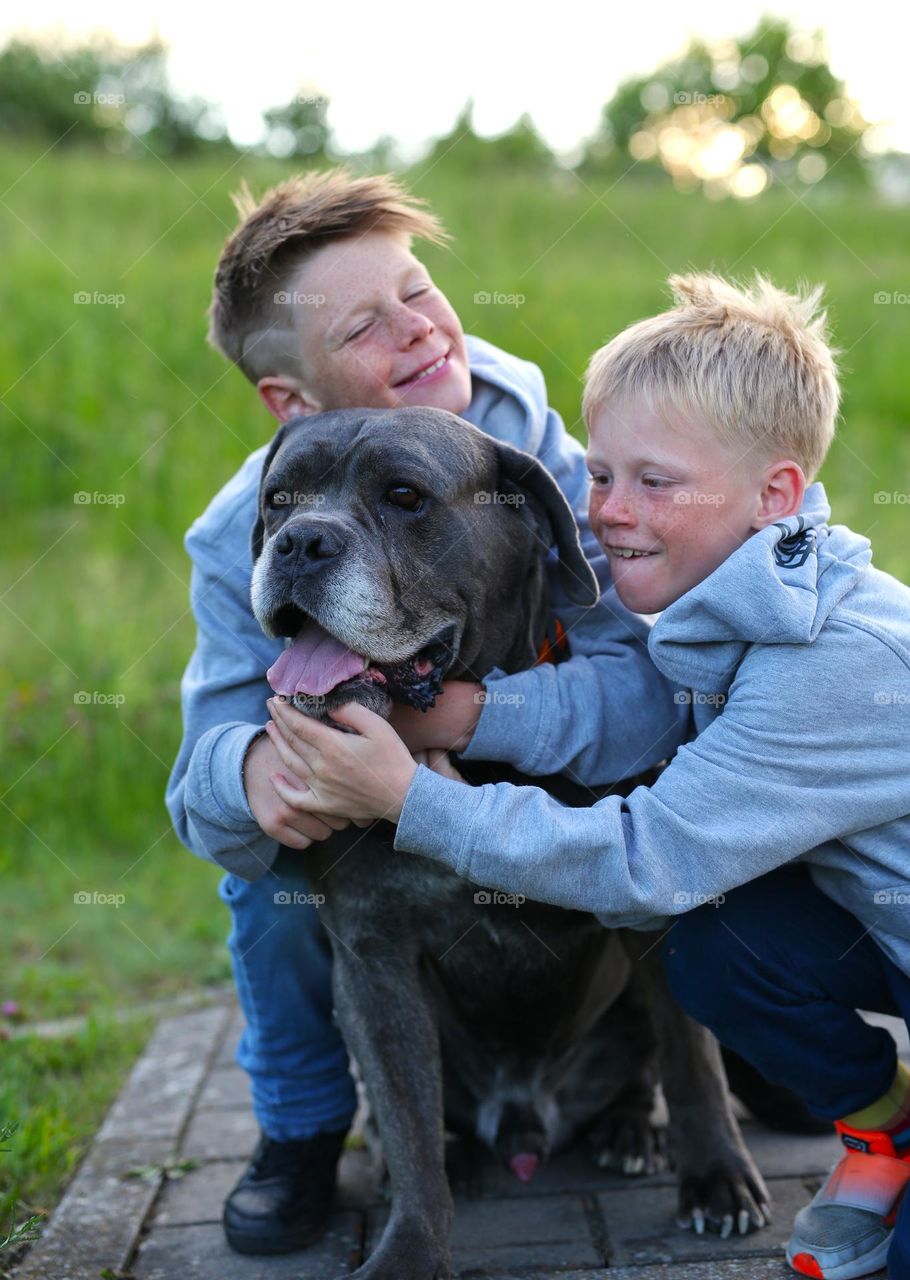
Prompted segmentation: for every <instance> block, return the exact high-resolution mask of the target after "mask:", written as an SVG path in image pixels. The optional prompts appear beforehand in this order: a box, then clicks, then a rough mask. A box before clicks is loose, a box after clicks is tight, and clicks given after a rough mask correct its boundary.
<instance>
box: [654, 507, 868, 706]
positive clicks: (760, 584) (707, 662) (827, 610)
mask: <svg viewBox="0 0 910 1280" xmlns="http://www.w3.org/2000/svg"><path fill="white" fill-rule="evenodd" d="M830 516H831V508H830V506H829V505H828V499H827V497H826V496H825V490H824V487H823V486H822V485H821V484H819V483H818V482H816V483H815V484H812V485H810V486H809V487H808V488H807V490H806V493H805V496H804V499H803V504H802V507H801V508H800V511H799V514H798V515H795V516H788V517H786V518H785V519H783V520H780V521H778V522H777V523H776V524H773V525H769V526H768V528H766V529H762V530H760V531H759V532H758V533H754V534H752V536H751V537H750V538H748V539H747V540H746V541H745V542H744V543H743V545H742V546H741V547H738V548H737V550H736V551H734V552H733V554H732V555H730V556H728V557H727V559H726V560H725V561H724V562H723V564H721V565H719V566H718V568H716V569H715V570H714V572H713V573H711V574H709V575H708V577H707V578H704V579H703V580H702V581H701V582H700V583H698V585H697V586H695V587H693V588H692V590H691V591H687V592H686V594H685V595H684V596H680V598H679V599H678V600H675V601H674V602H673V603H672V604H671V605H669V606H668V607H667V608H666V609H665V610H664V611H663V613H662V614H661V615H660V616H659V618H658V619H657V621H656V622H655V624H654V626H653V628H652V630H651V635H650V638H649V642H648V647H649V649H650V652H651V656H652V658H653V659H654V662H655V663H656V664H657V666H658V667H659V668H660V670H661V671H662V672H663V673H664V674H665V675H666V676H667V677H668V679H670V680H672V681H673V682H674V683H676V684H679V685H682V686H683V687H685V688H690V689H699V690H703V691H705V692H712V693H717V692H719V693H725V692H726V691H727V689H728V688H729V686H730V684H731V683H732V680H733V677H734V675H735V674H736V669H737V667H738V666H739V664H740V662H741V661H742V659H743V656H744V655H745V652H746V650H747V649H748V648H749V647H750V645H753V644H811V643H812V641H813V640H814V639H815V637H816V636H817V635H818V633H819V630H820V629H821V628H822V626H823V625H824V624H825V622H826V621H827V619H828V618H829V617H830V615H831V613H832V612H833V611H834V610H835V609H836V608H837V606H838V605H839V604H840V602H841V601H842V600H843V598H844V596H846V595H847V594H848V593H849V592H850V591H852V590H853V589H854V587H855V586H856V585H857V583H858V581H859V579H860V578H861V576H862V575H863V574H864V573H865V572H866V570H867V568H868V566H869V563H870V561H871V559H872V550H871V545H870V542H869V539H868V538H864V537H862V536H861V535H860V534H857V533H853V532H852V531H851V530H850V529H848V528H846V526H844V525H834V526H829V525H828V520H829V519H830Z"/></svg>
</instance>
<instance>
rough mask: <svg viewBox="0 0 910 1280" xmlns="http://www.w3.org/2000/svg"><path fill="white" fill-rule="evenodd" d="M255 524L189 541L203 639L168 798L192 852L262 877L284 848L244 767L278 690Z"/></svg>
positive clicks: (195, 532) (187, 686)
mask: <svg viewBox="0 0 910 1280" xmlns="http://www.w3.org/2000/svg"><path fill="white" fill-rule="evenodd" d="M250 526H251V521H249V520H246V519H242V518H239V517H238V516H237V515H236V514H235V515H234V518H233V519H230V520H228V521H225V522H224V524H223V526H221V527H219V529H218V531H217V534H216V533H212V532H211V531H209V529H208V527H207V525H206V523H205V517H203V520H202V521H198V522H197V524H196V525H195V526H194V527H193V528H192V529H191V530H190V532H189V534H188V535H187V539H186V545H187V549H188V551H189V552H190V555H191V557H192V559H193V571H192V579H191V585H190V600H191V604H192V609H193V614H194V616H195V618H196V623H197V639H196V648H195V651H194V653H193V655H192V657H191V659H190V662H189V665H188V666H187V668H186V671H185V673H184V676H183V680H182V682H181V703H182V708H183V740H182V742H181V745H180V751H179V754H178V756H177V760H176V762H175V764H174V768H173V770H172V772H171V776H170V779H169V781H168V786H167V793H166V797H165V800H166V804H167V807H168V811H169V813H170V815H171V819H172V821H173V823H174V827H175V829H176V831H177V834H178V836H179V837H180V839H181V841H182V842H183V843H184V844H185V845H186V846H187V848H188V849H190V850H191V851H192V852H193V853H195V854H197V855H198V856H199V857H201V858H206V859H208V860H209V861H211V862H216V863H218V864H219V865H220V866H222V867H224V868H225V870H227V871H232V872H234V873H235V874H236V875H239V876H241V877H242V878H243V879H245V880H257V879H259V877H260V876H261V875H264V874H265V872H266V871H267V870H268V869H269V867H270V866H271V864H272V862H273V861H274V858H275V855H276V854H277V852H278V849H279V844H278V842H277V841H276V840H273V839H272V838H271V837H270V836H267V835H266V834H265V833H264V832H263V831H262V830H261V828H260V827H259V824H258V823H257V822H256V819H255V818H254V817H253V814H252V811H251V810H250V807H249V804H248V802H247V798H246V791H245V789H244V785H243V761H244V757H245V756H246V752H247V750H248V748H249V746H250V744H251V743H252V742H253V740H254V739H255V738H257V737H258V736H259V735H260V734H261V733H262V732H263V726H264V724H265V721H266V720H267V718H268V713H267V711H266V706H265V704H266V699H267V698H268V697H269V696H270V693H271V691H270V689H269V686H268V682H267V681H266V679H265V674H264V673H265V671H266V670H267V669H268V667H269V666H271V664H272V663H273V662H274V660H275V658H276V656H277V651H276V648H277V646H276V642H275V641H274V640H269V639H268V638H267V637H266V636H265V635H264V634H263V633H262V631H261V629H260V627H259V624H258V623H257V621H256V619H255V616H254V615H253V612H252V609H251V607H250V596H249V588H250V572H251V568H250V563H249V561H250V556H249V549H248V546H247V539H248V536H249V527H250Z"/></svg>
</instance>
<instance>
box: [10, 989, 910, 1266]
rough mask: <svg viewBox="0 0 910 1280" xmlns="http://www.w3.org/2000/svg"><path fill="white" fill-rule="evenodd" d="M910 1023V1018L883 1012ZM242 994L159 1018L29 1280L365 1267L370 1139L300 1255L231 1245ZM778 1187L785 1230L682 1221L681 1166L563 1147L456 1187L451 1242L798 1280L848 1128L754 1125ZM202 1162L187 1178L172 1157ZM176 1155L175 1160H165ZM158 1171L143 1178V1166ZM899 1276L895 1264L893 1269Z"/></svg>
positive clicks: (490, 1251)
mask: <svg viewBox="0 0 910 1280" xmlns="http://www.w3.org/2000/svg"><path fill="white" fill-rule="evenodd" d="M875 1021H879V1022H882V1023H884V1024H886V1025H888V1026H889V1027H890V1028H891V1029H892V1030H893V1031H894V1032H895V1034H896V1035H897V1034H898V1032H900V1042H901V1048H902V1052H903V1053H904V1054H907V1051H908V1046H907V1041H906V1032H905V1030H904V1028H903V1024H901V1023H898V1022H897V1021H896V1020H893V1019H875ZM241 1026H242V1024H241V1022H240V1016H239V1014H238V1012H237V1010H236V1008H235V1007H234V1006H232V1005H228V1006H223V1007H213V1008H209V1009H203V1010H199V1011H195V1012H192V1013H188V1014H183V1015H181V1016H179V1017H172V1018H168V1019H166V1020H165V1021H163V1022H162V1023H160V1024H159V1026H158V1029H157V1030H156V1032H155V1034H154V1035H153V1037H152V1039H151V1040H150V1042H149V1044H148V1047H147V1048H146V1050H145V1052H144V1053H143V1055H142V1057H141V1058H140V1059H139V1061H138V1063H137V1064H136V1066H135V1068H134V1070H133V1073H132V1075H131V1076H130V1079H129V1080H128V1082H127V1084H126V1086H125V1087H124V1089H123V1092H122V1093H121V1095H120V1097H119V1098H118V1099H117V1101H116V1102H115V1104H114V1106H113V1107H112V1109H111V1111H110V1113H109V1114H108V1116H107V1119H106V1120H105V1122H104V1124H103V1126H102V1128H101V1129H100V1131H99V1133H98V1136H97V1138H96V1141H95V1143H94V1145H93V1147H92V1149H91V1151H90V1152H89V1155H88V1156H87V1158H86V1160H85V1161H84V1163H83V1165H82V1167H81V1168H80V1170H79V1172H78V1174H77V1175H76V1177H75V1179H74V1180H73V1182H72V1183H71V1185H70V1187H69V1190H68V1191H67V1193H66V1195H65V1196H64V1198H63V1200H62V1201H61V1203H60V1205H59V1206H58V1208H57V1211H56V1213H55V1214H54V1216H53V1218H52V1220H51V1222H50V1223H49V1224H48V1226H47V1228H46V1229H45V1232H44V1236H43V1239H42V1240H41V1241H40V1242H39V1243H38V1244H37V1245H35V1246H34V1247H33V1248H32V1250H31V1251H30V1253H29V1254H28V1255H27V1257H26V1259H25V1261H24V1262H23V1264H22V1266H21V1267H20V1268H19V1270H18V1272H17V1273H16V1275H17V1280H98V1277H99V1274H100V1273H102V1272H103V1271H104V1269H105V1268H107V1269H109V1272H110V1273H111V1274H112V1275H113V1276H114V1277H118V1278H119V1277H120V1275H121V1274H123V1275H124V1276H126V1277H129V1280H336V1277H343V1276H347V1275H349V1274H350V1272H351V1271H352V1270H353V1269H354V1268H355V1267H356V1266H358V1265H359V1263H360V1262H361V1261H362V1260H363V1258H364V1257H365V1256H366V1255H367V1254H368V1253H369V1251H370V1248H371V1247H372V1245H373V1244H374V1243H375V1241H376V1240H377V1239H378V1236H379V1234H380V1232H381V1229H382V1223H383V1220H384V1216H385V1207H384V1205H383V1203H382V1202H381V1201H380V1200H379V1199H378V1198H377V1197H376V1196H375V1194H374V1193H373V1190H372V1188H371V1185H370V1181H369V1177H368V1175H367V1171H366V1168H365V1165H366V1157H365V1155H364V1153H363V1152H361V1151H356V1150H355V1151H348V1152H346V1153H345V1155H344V1157H343V1159H342V1163H341V1168H340V1171H339V1194H338V1204H337V1210H336V1212H335V1214H334V1218H333V1222H332V1228H331V1230H330V1232H329V1234H328V1236H326V1238H325V1239H324V1240H323V1241H321V1242H320V1243H319V1244H317V1245H315V1246H314V1247H313V1248H312V1249H310V1250H307V1251H305V1252H303V1253H298V1254H294V1255H291V1256H289V1257H285V1258H275V1259H272V1258H269V1259H256V1258H242V1257H240V1256H239V1255H238V1254H235V1253H232V1252H231V1250H230V1249H229V1248H228V1247H227V1245H226V1244H225V1242H224V1237H223V1235H222V1231H221V1225H220V1216H221V1205H222V1202H223V1200H224V1197H225V1195H226V1193H227V1192H228V1190H229V1189H230V1187H231V1186H233V1184H234V1182H235V1181H236V1179H237V1178H238V1177H239V1175H240V1172H241V1170H242V1169H243V1167H244V1165H245V1163H246V1160H247V1159H248V1157H249V1155H250V1153H251V1151H252V1149H253V1147H254V1145H255V1142H256V1139H257V1136H258V1133H257V1129H256V1125H255V1121H254V1119H253V1115H252V1112H251V1110H250V1103H249V1092H248V1088H247V1083H246V1076H245V1075H244V1073H243V1072H242V1071H240V1069H239V1068H238V1067H236V1066H235V1065H234V1061H233V1055H234V1050H235V1048H236V1043H237V1038H238V1036H239V1034H240V1030H241ZM744 1132H745V1134H746V1139H747V1141H748V1143H749V1146H750V1147H751V1149H752V1151H753V1153H754V1154H755V1157H756V1160H757V1161H758V1164H759V1166H760V1168H761V1170H762V1172H763V1174H764V1175H765V1178H766V1179H767V1180H768V1182H769V1185H770V1188H771V1192H772V1195H773V1197H774V1209H775V1220H774V1223H773V1224H772V1226H771V1227H769V1228H767V1229H766V1230H764V1231H762V1232H760V1233H758V1234H756V1235H754V1236H749V1237H747V1238H745V1239H730V1240H719V1239H718V1238H717V1237H716V1236H713V1237H709V1236H704V1237H701V1238H697V1237H695V1236H693V1235H691V1234H690V1233H686V1232H682V1231H680V1230H679V1229H678V1228H676V1227H675V1225H674V1221H673V1217H674V1208H675V1201H676V1193H675V1189H674V1186H673V1179H672V1176H671V1175H657V1176H654V1177H650V1178H646V1179H626V1178H622V1177H620V1176H619V1175H611V1174H605V1173H603V1172H601V1171H599V1170H597V1169H595V1168H593V1167H592V1166H591V1165H589V1164H588V1163H587V1161H586V1159H585V1157H584V1155H583V1153H568V1154H567V1155H564V1156H561V1157H557V1158H556V1159H554V1160H553V1161H552V1162H551V1163H550V1164H549V1165H548V1166H546V1167H545V1168H544V1169H543V1170H541V1172H540V1173H539V1174H538V1175H537V1177H535V1179H534V1181H533V1182H532V1183H531V1184H530V1185H529V1186H523V1185H522V1184H520V1183H519V1182H517V1181H516V1180H515V1179H514V1178H513V1177H512V1176H511V1175H510V1174H507V1173H506V1172H505V1171H503V1170H500V1169H498V1168H496V1167H494V1166H493V1165H492V1164H490V1165H488V1166H484V1168H483V1169H481V1170H480V1171H474V1173H473V1175H472V1177H471V1179H470V1182H468V1183H462V1184H460V1185H458V1186H457V1188H456V1214H455V1225H454V1228H453V1232H452V1245H453V1253H454V1259H455V1270H456V1274H457V1275H459V1276H460V1277H464V1280H467V1278H468V1277H470V1280H531V1278H532V1277H533V1280H541V1278H542V1277H554V1280H596V1278H597V1277H600V1278H601V1280H603V1277H606V1276H609V1277H610V1278H611V1280H788V1277H789V1278H790V1280H792V1272H790V1271H789V1269H788V1268H787V1266H786V1264H785V1263H784V1261H783V1246H784V1243H785V1241H786V1239H787V1236H788V1233H789V1229H790V1224H791V1222H792V1220H793V1215H794V1214H795V1213H796V1211H797V1209H799V1208H800V1206H801V1205H803V1204H805V1203H806V1201H807V1200H808V1199H810V1198H811V1196H812V1194H813V1193H814V1192H815V1190H816V1188H817V1187H818V1185H819V1182H820V1179H821V1177H822V1175H824V1173H825V1172H826V1171H827V1169H828V1168H829V1166H830V1165H831V1163H833V1161H834V1160H835V1159H836V1158H837V1154H838V1151H839V1146H838V1144H837V1142H836V1140H835V1139H834V1138H829V1137H827V1136H825V1137H816V1138H797V1137H782V1136H780V1135H774V1134H771V1133H769V1132H768V1131H767V1130H764V1129H761V1128H759V1127H758V1126H753V1125H751V1124H746V1125H744ZM175 1157H176V1159H177V1160H195V1161H198V1164H196V1165H195V1167H193V1168H192V1169H191V1170H190V1171H189V1172H187V1173H185V1174H184V1175H183V1176H182V1177H180V1178H171V1177H168V1176H167V1174H166V1172H165V1171H164V1168H166V1166H167V1165H168V1163H169V1162H171V1163H173V1161H174V1159H175ZM163 1167H164V1168H163ZM140 1169H143V1170H144V1171H145V1172H144V1175H143V1176H136V1172H137V1171H138V1170H140ZM882 1275H884V1273H882Z"/></svg>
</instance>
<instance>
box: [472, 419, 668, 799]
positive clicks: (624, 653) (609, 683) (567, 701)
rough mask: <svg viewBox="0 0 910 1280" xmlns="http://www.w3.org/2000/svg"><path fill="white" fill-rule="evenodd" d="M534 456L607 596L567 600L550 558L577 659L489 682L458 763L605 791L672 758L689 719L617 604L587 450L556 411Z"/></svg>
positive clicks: (556, 601) (553, 588) (641, 628)
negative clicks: (555, 776) (592, 504)
mask: <svg viewBox="0 0 910 1280" xmlns="http://www.w3.org/2000/svg"><path fill="white" fill-rule="evenodd" d="M538 457H539V458H540V460H541V462H542V463H543V464H544V466H545V467H546V468H547V469H548V470H549V471H550V472H551V474H552V475H553V478H554V479H555V480H556V482H557V484H558V485H559V487H560V489H561V490H562V492H563V494H564V495H565V497H566V499H567V501H568V503H569V505H570V507H571V508H572V511H573V513H574V515H575V520H576V523H577V524H578V531H579V538H580V541H581V545H582V549H583V550H584V553H585V556H586V557H587V559H588V561H589V563H590V565H591V567H592V568H593V570H594V572H595V574H596V575H597V580H598V582H599V583H600V588H601V597H600V600H599V602H598V603H597V604H596V605H595V606H594V607H593V608H591V609H586V608H582V607H580V606H578V605H575V604H572V603H571V602H570V601H568V600H567V599H566V596H565V593H564V591H563V589H562V587H561V585H560V582H559V576H558V572H557V566H558V558H557V556H556V552H555V551H551V552H550V554H549V557H548V563H547V569H548V580H549V586H550V600H551V610H552V613H553V614H554V615H555V616H556V617H558V618H559V620H560V622H561V623H562V625H563V627H564V628H565V631H566V633H567V636H568V640H569V647H570V650H571V653H572V655H573V656H572V659H571V660H570V661H569V662H564V663H559V664H556V665H554V664H552V663H542V664H541V665H540V666H537V667H532V668H531V669H530V670H529V671H522V672H520V673H518V674H517V675H510V676H506V675H504V674H503V673H502V672H498V671H494V672H492V673H490V674H489V675H488V676H486V677H485V678H484V684H485V685H486V687H487V695H488V696H487V699H486V701H485V702H484V704H483V709H482V711H481V714H480V719H479V721H478V723H477V727H476V729H475V731H474V736H473V737H472V739H471V742H470V744H469V745H468V747H467V748H466V749H465V750H464V751H463V752H462V753H461V754H462V755H463V756H464V758H465V759H466V760H499V761H503V762H505V763H508V764H511V765H513V766H514V767H515V768H516V769H520V770H521V771H522V772H523V773H528V774H531V775H537V776H540V775H543V774H549V773H560V772H564V773H565V774H566V775H567V776H568V777H571V778H574V779H576V780H577V781H579V782H581V783H583V784H585V785H587V786H599V785H602V784H605V783H609V782H617V781H619V780H620V779H622V778H629V777H633V776H634V775H635V774H637V773H644V772H645V770H646V769H649V768H651V767H652V766H654V765H656V764H658V763H659V762H660V761H661V760H665V759H668V758H669V757H670V756H672V755H673V753H674V752H675V751H676V749H677V747H678V746H679V745H680V744H681V743H682V742H685V740H686V738H687V737H688V735H689V730H690V721H689V711H688V707H687V706H686V705H685V704H684V703H683V702H681V701H678V700H677V693H678V691H677V690H676V689H675V688H674V686H672V685H671V684H670V683H669V681H667V680H666V679H665V678H664V676H663V675H661V673H660V672H659V671H658V670H657V668H656V667H655V665H654V663H653V662H652V661H651V657H650V654H649V653H648V643H647V641H648V632H649V630H650V628H649V626H648V624H647V623H646V622H645V621H644V620H643V619H642V618H640V617H638V616H637V615H636V614H634V613H630V612H629V610H628V609H626V608H625V606H624V605H623V604H622V603H621V602H620V600H619V598H618V596H617V595H616V590H615V588H614V587H613V586H612V580H611V575H610V566H609V562H608V560H607V557H606V556H605V555H604V553H603V551H602V550H601V549H600V546H599V544H598V542H597V539H596V538H595V536H594V534H593V533H592V531H591V526H590V525H589V523H588V490H589V485H590V478H589V475H588V469H587V467H586V466H585V461H584V450H583V449H582V447H581V445H580V444H579V443H578V441H577V440H575V439H573V438H572V437H571V436H570V435H569V433H568V432H567V431H566V429H565V427H564V425H563V422H562V419H561V418H560V416H559V414H558V413H556V412H555V410H553V409H548V410H547V420H546V427H545V431H544V435H543V439H542V441H541V445H540V448H539V450H538Z"/></svg>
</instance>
